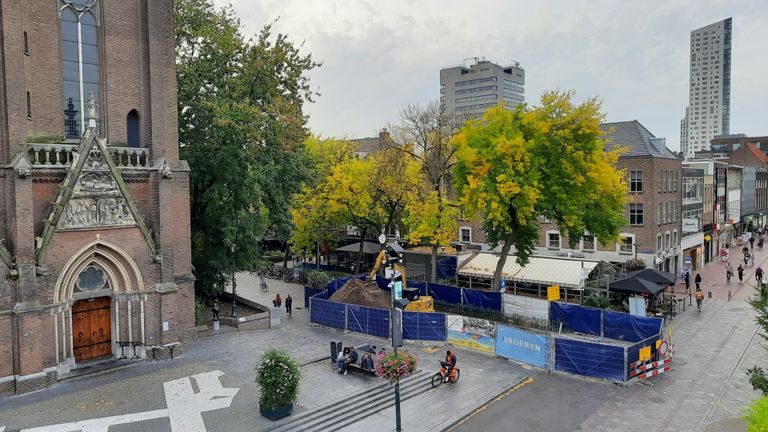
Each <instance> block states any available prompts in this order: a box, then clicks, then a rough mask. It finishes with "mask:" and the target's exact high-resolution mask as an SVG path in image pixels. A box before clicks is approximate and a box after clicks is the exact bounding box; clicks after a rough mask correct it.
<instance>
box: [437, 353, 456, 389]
mask: <svg viewBox="0 0 768 432" xmlns="http://www.w3.org/2000/svg"><path fill="white" fill-rule="evenodd" d="M440 365H441V366H442V367H444V368H445V382H448V381H450V376H451V371H453V368H455V367H456V354H454V353H453V352H451V350H448V351H446V352H445V361H444V362H440Z"/></svg>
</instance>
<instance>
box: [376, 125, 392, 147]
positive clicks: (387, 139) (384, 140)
mask: <svg viewBox="0 0 768 432" xmlns="http://www.w3.org/2000/svg"><path fill="white" fill-rule="evenodd" d="M391 142H392V137H391V136H390V135H389V131H388V130H387V128H384V129H382V130H381V131H380V132H379V149H383V148H385V147H388V146H389V143H391Z"/></svg>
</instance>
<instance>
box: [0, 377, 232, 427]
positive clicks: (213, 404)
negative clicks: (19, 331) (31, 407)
mask: <svg viewBox="0 0 768 432" xmlns="http://www.w3.org/2000/svg"><path fill="white" fill-rule="evenodd" d="M222 375H224V372H221V371H212V372H205V373H201V374H197V375H192V376H191V377H186V378H180V379H177V380H173V381H168V382H166V383H163V389H164V390H165V400H166V403H167V404H168V408H167V409H157V410H152V411H144V412H139V413H134V414H122V415H116V416H112V417H101V418H95V419H90V420H82V421H76V422H71V423H62V424H57V425H50V426H41V427H35V428H31V429H22V430H21V432H61V431H67V432H107V431H108V429H109V427H110V426H112V425H122V424H132V423H138V422H142V421H147V420H154V419H158V418H165V417H167V418H168V419H169V420H170V422H171V431H172V432H206V431H207V430H206V428H205V423H204V422H203V417H202V415H201V414H202V413H204V412H207V411H213V410H218V409H222V408H227V407H229V406H230V405H231V404H232V399H234V397H235V395H236V394H237V392H238V391H239V390H240V389H239V388H231V387H224V386H222V385H221V381H219V377H220V376H222ZM192 380H195V383H196V384H197V388H198V389H200V391H199V392H197V393H195V391H194V389H193V387H192ZM3 431H5V426H0V432H3Z"/></svg>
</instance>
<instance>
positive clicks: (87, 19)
mask: <svg viewBox="0 0 768 432" xmlns="http://www.w3.org/2000/svg"><path fill="white" fill-rule="evenodd" d="M59 4H60V6H61V8H60V12H59V23H60V28H61V62H62V65H61V69H62V79H63V87H64V99H63V106H62V109H63V114H64V132H65V135H66V137H67V138H72V139H77V138H80V136H81V135H82V134H83V132H84V130H85V126H86V125H87V122H86V118H85V116H86V114H87V109H86V104H87V98H88V94H89V93H91V92H93V96H94V98H95V100H96V112H99V109H100V101H101V94H100V93H101V92H100V86H99V32H98V27H99V21H98V19H97V13H98V11H97V9H96V8H97V6H98V4H97V1H96V0H59ZM100 125H101V121H100V118H97V120H96V127H97V129H100Z"/></svg>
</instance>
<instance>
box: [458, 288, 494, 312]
mask: <svg viewBox="0 0 768 432" xmlns="http://www.w3.org/2000/svg"><path fill="white" fill-rule="evenodd" d="M461 291H462V293H463V295H464V304H465V305H467V304H468V305H472V306H473V307H476V308H478V309H493V310H497V311H503V310H504V306H503V304H504V301H503V299H502V293H500V292H489V291H480V290H474V289H467V288H464V289H463V290H461Z"/></svg>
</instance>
